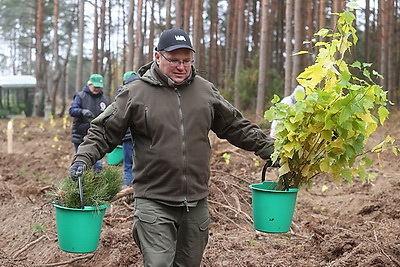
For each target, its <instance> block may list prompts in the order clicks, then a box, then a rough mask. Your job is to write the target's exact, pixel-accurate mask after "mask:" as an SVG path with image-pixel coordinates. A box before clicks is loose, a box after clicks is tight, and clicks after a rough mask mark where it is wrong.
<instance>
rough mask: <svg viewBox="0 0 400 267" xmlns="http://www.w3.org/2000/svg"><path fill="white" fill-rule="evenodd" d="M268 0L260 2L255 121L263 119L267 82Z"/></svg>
mask: <svg viewBox="0 0 400 267" xmlns="http://www.w3.org/2000/svg"><path fill="white" fill-rule="evenodd" d="M268 9H269V7H268V0H262V1H261V20H260V21H261V38H260V61H259V67H258V85H257V105H256V121H260V120H261V119H262V117H263V114H262V113H263V109H264V98H265V87H266V80H267V62H266V60H265V58H266V57H267V55H266V54H267V51H268V43H267V40H268V36H267V35H268V32H267V30H268Z"/></svg>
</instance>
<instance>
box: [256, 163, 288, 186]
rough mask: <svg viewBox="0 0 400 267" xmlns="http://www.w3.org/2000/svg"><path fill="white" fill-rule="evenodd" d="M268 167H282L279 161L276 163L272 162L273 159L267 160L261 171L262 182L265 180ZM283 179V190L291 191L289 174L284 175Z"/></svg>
mask: <svg viewBox="0 0 400 267" xmlns="http://www.w3.org/2000/svg"><path fill="white" fill-rule="evenodd" d="M268 167H280V165H279V163H278V162H276V163H275V164H272V160H267V162H265V164H264V167H263V169H262V172H261V182H262V183H263V182H264V181H265V172H266V171H267V168H268ZM282 180H283V191H289V188H290V187H289V183H288V180H287V174H284V175H283V176H282Z"/></svg>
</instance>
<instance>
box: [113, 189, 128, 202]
mask: <svg viewBox="0 0 400 267" xmlns="http://www.w3.org/2000/svg"><path fill="white" fill-rule="evenodd" d="M133 193H134V192H133V188H132V187H128V188H125V189H122V190H121V191H119V192H118V193H117V194H116V195H115V197H114V198H113V199H112V200H111V202H114V201H116V200H118V199H120V198H122V197H125V196H128V195H133Z"/></svg>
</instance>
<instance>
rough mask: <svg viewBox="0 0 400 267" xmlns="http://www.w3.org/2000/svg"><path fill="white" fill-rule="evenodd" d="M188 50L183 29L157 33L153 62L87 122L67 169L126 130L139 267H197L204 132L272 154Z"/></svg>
mask: <svg viewBox="0 0 400 267" xmlns="http://www.w3.org/2000/svg"><path fill="white" fill-rule="evenodd" d="M194 52H195V50H194V49H193V47H192V44H191V41H190V38H189V36H188V35H187V33H186V32H184V31H183V30H180V29H171V30H166V31H164V32H163V33H162V35H161V37H160V40H159V43H158V45H157V47H156V51H155V53H154V61H153V62H151V63H149V64H147V65H144V66H143V67H141V68H140V69H139V71H138V73H139V75H140V79H139V80H136V81H133V82H131V83H129V84H128V85H126V86H124V88H123V90H122V92H121V93H120V94H118V96H117V97H116V98H115V100H114V102H113V103H112V104H111V105H110V106H109V107H108V108H107V109H106V111H105V112H104V113H102V114H101V115H100V116H99V117H97V118H96V119H95V120H93V121H92V124H91V128H90V129H89V132H88V135H87V137H86V139H85V141H84V142H83V143H82V144H81V145H80V146H79V149H78V152H77V153H76V154H75V156H74V158H73V163H72V165H71V168H70V175H71V178H72V179H75V180H76V179H77V177H78V175H79V174H80V173H81V171H83V170H85V169H87V168H88V166H90V165H92V164H94V163H95V162H96V160H98V159H99V158H102V157H103V156H104V154H105V153H107V152H111V151H112V150H113V149H114V147H115V146H117V145H118V144H119V143H120V142H121V139H122V137H123V136H124V134H125V132H126V130H127V129H128V128H129V129H130V130H131V133H132V136H133V137H134V139H135V167H134V171H133V173H134V177H135V180H134V182H133V188H134V192H135V215H134V222H133V238H134V240H135V242H136V244H137V245H138V247H139V248H140V251H141V252H142V255H143V261H144V266H200V263H201V259H202V256H203V252H204V249H205V247H206V244H207V242H208V229H209V225H210V215H209V211H208V202H207V196H208V194H209V189H208V180H209V177H210V155H211V148H210V142H209V139H208V133H209V131H210V130H211V131H213V132H215V133H216V134H217V136H218V137H219V138H222V139H226V140H228V141H229V142H230V143H231V144H233V145H235V146H237V147H239V148H242V149H245V150H247V151H254V152H255V154H256V155H258V156H260V157H261V158H263V159H266V160H269V159H270V155H271V153H272V152H273V140H272V139H271V138H270V137H269V136H267V135H265V134H264V133H263V132H262V131H261V129H260V128H259V127H258V126H257V125H255V124H254V123H252V122H250V121H249V120H248V119H246V118H244V117H243V116H242V114H241V113H240V112H239V111H238V110H237V109H236V108H235V107H233V106H232V105H231V104H230V103H228V101H226V100H225V99H224V98H223V97H222V96H221V95H220V93H219V92H218V90H217V89H216V88H215V87H214V85H213V84H212V83H211V82H209V81H207V80H205V79H204V78H202V77H200V76H198V75H196V69H195V67H194V66H193V53H194Z"/></svg>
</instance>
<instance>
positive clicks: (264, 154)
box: [255, 144, 274, 160]
mask: <svg viewBox="0 0 400 267" xmlns="http://www.w3.org/2000/svg"><path fill="white" fill-rule="evenodd" d="M272 153H274V145H273V144H268V145H266V146H264V147H263V148H261V149H259V150H258V151H256V153H255V154H256V155H257V156H259V157H260V158H262V159H265V160H271V154H272Z"/></svg>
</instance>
